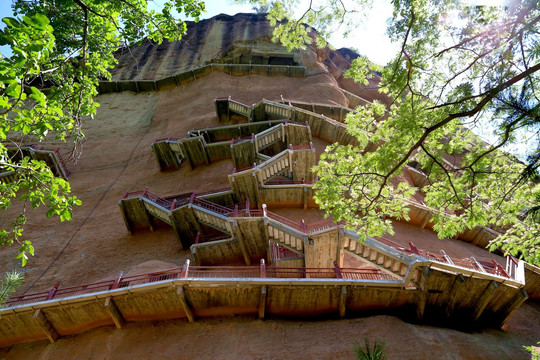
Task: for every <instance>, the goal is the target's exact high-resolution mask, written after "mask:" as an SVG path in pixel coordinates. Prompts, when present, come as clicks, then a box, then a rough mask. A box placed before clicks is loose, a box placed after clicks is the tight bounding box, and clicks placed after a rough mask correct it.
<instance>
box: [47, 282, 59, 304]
mask: <svg viewBox="0 0 540 360" xmlns="http://www.w3.org/2000/svg"><path fill="white" fill-rule="evenodd" d="M59 287H60V282H57V283H56V284H54V286H53V287H52V289H51V290H50V291H49V293H48V294H47V297H46V298H45V300H51V299H52V298H54V294H56V291H57V290H58V288H59Z"/></svg>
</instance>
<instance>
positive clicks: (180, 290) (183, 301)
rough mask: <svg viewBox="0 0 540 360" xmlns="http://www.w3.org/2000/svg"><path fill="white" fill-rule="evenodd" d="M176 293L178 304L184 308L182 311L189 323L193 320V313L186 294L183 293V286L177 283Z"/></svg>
mask: <svg viewBox="0 0 540 360" xmlns="http://www.w3.org/2000/svg"><path fill="white" fill-rule="evenodd" d="M176 294H177V295H178V299H179V300H180V304H181V305H182V308H183V309H184V312H185V313H186V316H187V318H188V321H189V322H190V323H192V322H194V321H195V315H194V314H193V311H192V310H191V307H190V306H189V303H188V302H187V299H186V294H185V293H184V287H183V286H182V285H179V286H178V288H176Z"/></svg>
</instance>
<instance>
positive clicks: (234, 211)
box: [233, 204, 238, 217]
mask: <svg viewBox="0 0 540 360" xmlns="http://www.w3.org/2000/svg"><path fill="white" fill-rule="evenodd" d="M233 217H238V204H235V205H234V210H233Z"/></svg>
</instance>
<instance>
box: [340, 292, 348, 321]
mask: <svg viewBox="0 0 540 360" xmlns="http://www.w3.org/2000/svg"><path fill="white" fill-rule="evenodd" d="M346 310H347V287H346V286H342V287H341V293H340V295H339V318H340V319H343V318H344V317H345V312H346Z"/></svg>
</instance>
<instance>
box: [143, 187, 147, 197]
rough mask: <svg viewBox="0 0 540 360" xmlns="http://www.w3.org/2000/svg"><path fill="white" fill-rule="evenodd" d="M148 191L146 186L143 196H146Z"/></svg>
mask: <svg viewBox="0 0 540 360" xmlns="http://www.w3.org/2000/svg"><path fill="white" fill-rule="evenodd" d="M147 192H148V186H147V187H145V188H144V190H143V192H142V196H143V197H144V196H146V193H147Z"/></svg>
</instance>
